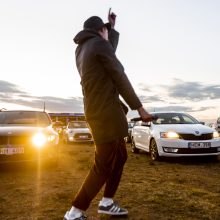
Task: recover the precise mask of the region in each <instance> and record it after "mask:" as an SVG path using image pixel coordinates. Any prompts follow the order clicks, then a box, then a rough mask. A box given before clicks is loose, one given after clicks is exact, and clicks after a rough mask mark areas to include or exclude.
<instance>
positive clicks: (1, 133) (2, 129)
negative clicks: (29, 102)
mask: <svg viewBox="0 0 220 220" xmlns="http://www.w3.org/2000/svg"><path fill="white" fill-rule="evenodd" d="M58 143H59V136H58V133H57V132H56V131H55V130H54V129H53V127H52V121H51V119H50V116H49V115H48V114H47V113H46V112H44V111H26V110H14V111H0V163H5V162H23V161H39V160H40V161H42V160H44V159H45V160H50V161H52V162H55V163H56V162H57V159H58Z"/></svg>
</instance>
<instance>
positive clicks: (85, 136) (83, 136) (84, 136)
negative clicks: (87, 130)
mask: <svg viewBox="0 0 220 220" xmlns="http://www.w3.org/2000/svg"><path fill="white" fill-rule="evenodd" d="M79 138H82V139H84V138H88V136H87V135H80V136H79Z"/></svg>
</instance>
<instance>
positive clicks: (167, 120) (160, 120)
mask: <svg viewBox="0 0 220 220" xmlns="http://www.w3.org/2000/svg"><path fill="white" fill-rule="evenodd" d="M154 115H155V116H156V119H155V120H153V123H154V124H198V123H199V122H198V121H197V120H196V119H195V118H193V117H192V116H190V115H188V114H184V113H157V114H154Z"/></svg>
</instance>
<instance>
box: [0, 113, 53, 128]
mask: <svg viewBox="0 0 220 220" xmlns="http://www.w3.org/2000/svg"><path fill="white" fill-rule="evenodd" d="M0 124H1V125H8V124H12V125H35V126H36V125H45V126H48V125H50V124H51V121H50V118H49V117H48V115H47V114H46V113H45V112H31V111H30V112H28V111H27V112H26V111H13V112H12V111H11V112H0Z"/></svg>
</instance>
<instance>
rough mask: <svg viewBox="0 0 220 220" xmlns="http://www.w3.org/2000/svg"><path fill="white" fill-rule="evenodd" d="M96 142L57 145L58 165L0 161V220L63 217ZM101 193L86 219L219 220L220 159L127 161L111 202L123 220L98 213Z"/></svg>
mask: <svg viewBox="0 0 220 220" xmlns="http://www.w3.org/2000/svg"><path fill="white" fill-rule="evenodd" d="M93 153H94V146H93V145H87V144H80V145H62V146H60V160H59V164H58V167H57V168H54V169H51V168H50V169H49V168H42V167H40V166H39V167H37V168H33V167H29V166H28V165H15V164H13V165H10V166H8V165H7V166H5V165H4V166H3V165H0V166H1V167H0V219H1V220H9V219H10V220H12V219H13V220H62V219H63V215H64V213H65V212H66V211H67V210H68V209H69V208H70V205H71V198H72V196H73V195H74V194H75V193H76V191H77V190H78V188H79V187H80V185H81V183H82V181H83V179H84V177H85V175H86V174H87V172H88V170H89V167H90V166H91V164H92V162H93ZM101 197H102V192H100V193H99V194H98V195H97V197H96V198H95V199H94V200H93V202H92V203H91V206H90V207H89V209H88V210H87V215H88V220H95V219H102V220H108V219H117V220H120V219H121V220H122V219H129V220H168V219H170V220H172V219H175V220H209V219H210V220H220V158H219V160H218V161H211V160H208V159H205V158H203V159H201V158H200V159H187V158H185V159H181V160H165V161H161V162H151V160H150V158H149V156H148V155H147V154H145V153H143V152H142V153H140V154H132V153H131V150H130V146H129V145H128V160H127V163H126V165H125V168H124V173H123V177H122V180H121V184H120V186H119V189H118V192H117V195H116V197H115V200H117V201H118V202H119V203H120V204H121V205H122V206H124V207H126V208H127V209H128V210H129V215H128V217H127V218H122V217H120V218H113V217H110V216H105V215H98V214H97V205H98V202H99V200H100V198H101Z"/></svg>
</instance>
